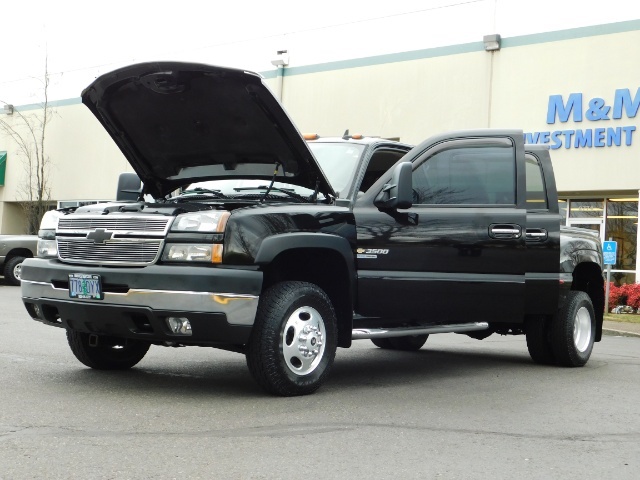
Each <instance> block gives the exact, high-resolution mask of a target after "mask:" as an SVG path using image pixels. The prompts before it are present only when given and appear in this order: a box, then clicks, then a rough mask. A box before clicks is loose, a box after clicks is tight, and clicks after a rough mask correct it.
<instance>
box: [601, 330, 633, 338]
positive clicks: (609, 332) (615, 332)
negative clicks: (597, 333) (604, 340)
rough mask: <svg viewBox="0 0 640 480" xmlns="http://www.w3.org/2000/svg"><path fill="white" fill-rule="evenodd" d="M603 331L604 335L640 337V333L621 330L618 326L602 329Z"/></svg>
mask: <svg viewBox="0 0 640 480" xmlns="http://www.w3.org/2000/svg"><path fill="white" fill-rule="evenodd" d="M602 333H603V334H604V335H621V336H623V337H638V338H640V333H636V332H629V331H628V330H619V329H617V328H606V327H604V328H603V329H602Z"/></svg>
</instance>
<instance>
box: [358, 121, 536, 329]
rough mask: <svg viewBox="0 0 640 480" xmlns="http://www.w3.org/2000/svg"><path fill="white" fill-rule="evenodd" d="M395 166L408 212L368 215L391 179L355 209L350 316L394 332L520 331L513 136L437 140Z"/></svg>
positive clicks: (522, 219) (518, 155)
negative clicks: (409, 187)
mask: <svg viewBox="0 0 640 480" xmlns="http://www.w3.org/2000/svg"><path fill="white" fill-rule="evenodd" d="M403 160H406V161H410V162H412V180H413V205H412V206H411V207H410V208H408V209H406V210H397V209H394V210H385V209H378V208H377V207H375V206H374V203H373V202H374V199H375V196H376V195H377V194H378V192H379V191H380V190H381V189H382V186H383V185H382V184H383V183H384V182H385V181H386V182H388V181H389V179H390V175H387V176H386V178H385V176H383V177H382V178H381V179H380V180H379V181H378V182H377V183H376V184H374V185H373V186H372V187H371V189H370V190H369V191H368V192H367V193H366V194H365V195H364V196H363V197H361V198H360V199H359V200H358V201H357V202H356V204H355V207H354V215H355V218H356V226H357V252H356V253H357V269H358V304H357V307H356V308H357V313H359V314H361V315H363V316H372V317H383V318H386V319H390V320H392V321H397V322H405V321H422V322H456V323H457V322H476V321H496V320H498V321H506V322H508V321H521V319H522V316H523V311H524V308H523V306H524V298H525V261H526V244H525V229H526V209H525V198H524V194H523V193H524V189H525V188H524V187H525V178H524V146H523V136H522V133H521V132H517V131H491V132H489V131H479V132H467V133H461V134H457V135H453V136H441V137H436V138H433V139H430V140H428V141H426V142H424V143H422V144H421V145H419V146H418V147H415V148H414V149H413V150H412V151H411V152H409V153H408V154H407V155H406V156H405V157H404V159H403ZM372 190H373V191H372ZM519 192H520V194H519Z"/></svg>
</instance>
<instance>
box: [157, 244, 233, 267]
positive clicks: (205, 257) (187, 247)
mask: <svg viewBox="0 0 640 480" xmlns="http://www.w3.org/2000/svg"><path fill="white" fill-rule="evenodd" d="M162 260H163V261H165V262H204V263H221V262H222V245H221V244H213V245H207V244H191V243H168V244H167V245H165V247H164V252H163V253H162Z"/></svg>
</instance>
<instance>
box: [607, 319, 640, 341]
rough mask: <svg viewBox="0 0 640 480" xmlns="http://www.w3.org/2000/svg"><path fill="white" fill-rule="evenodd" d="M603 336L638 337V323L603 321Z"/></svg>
mask: <svg viewBox="0 0 640 480" xmlns="http://www.w3.org/2000/svg"><path fill="white" fill-rule="evenodd" d="M602 333H603V334H604V335H624V336H626V337H640V323H628V322H611V321H609V320H605V321H604V324H603V325H602Z"/></svg>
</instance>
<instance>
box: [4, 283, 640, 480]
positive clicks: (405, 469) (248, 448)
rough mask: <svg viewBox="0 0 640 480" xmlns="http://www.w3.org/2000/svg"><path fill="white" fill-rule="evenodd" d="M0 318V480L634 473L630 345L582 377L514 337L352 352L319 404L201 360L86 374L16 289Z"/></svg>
mask: <svg viewBox="0 0 640 480" xmlns="http://www.w3.org/2000/svg"><path fill="white" fill-rule="evenodd" d="M0 306H1V312H0V328H1V329H2V331H3V334H2V335H0V365H1V366H2V368H0V385H1V388H0V404H1V405H2V408H1V409H0V479H2V480H5V479H23V478H35V479H40V478H46V479H58V478H59V479H83V480H85V479H94V478H96V479H103V478H109V479H118V480H119V479H130V478H151V479H167V478H178V479H186V478H194V479H196V478H203V479H210V478H221V479H222V478H224V479H227V478H229V479H261V480H263V479H290V478H299V477H300V476H313V477H315V478H323V479H325V478H326V479H334V478H335V479H341V480H343V479H346V478H348V479H360V478H362V479H367V480H371V479H387V478H403V479H414V478H415V479H424V478H443V479H485V478H492V479H502V478H504V479H513V478H518V479H541V478H545V479H546V478H549V479H555V478H563V479H581V480H583V479H584V478H605V479H608V478H611V479H614V478H615V479H616V480H618V479H629V480H632V479H633V480H636V479H637V478H638V476H639V472H640V416H638V415H637V413H636V412H637V403H638V399H639V398H640V368H639V367H640V348H639V347H640V339H638V338H629V337H624V336H617V335H616V336H605V337H604V338H603V339H602V341H601V342H600V343H598V344H597V345H596V346H595V348H594V351H593V355H592V357H591V359H590V361H589V363H588V364H587V365H586V366H585V367H584V368H577V369H567V368H556V367H548V366H542V365H536V364H534V363H533V362H532V361H531V359H530V358H529V355H528V353H527V349H526V343H525V340H524V337H522V336H518V337H512V336H509V337H502V336H499V335H492V336H491V337H489V338H487V339H485V340H483V341H477V340H474V339H471V338H469V337H467V336H465V335H456V334H443V335H432V336H430V337H429V340H428V341H427V344H426V345H425V346H424V347H423V348H422V349H421V350H420V351H418V352H393V351H384V350H381V349H379V348H376V347H374V346H373V345H372V344H371V342H369V341H357V342H354V346H353V347H352V348H350V349H340V350H339V351H338V355H337V358H336V362H335V364H334V366H333V370H332V372H331V375H330V377H329V379H328V381H327V382H326V383H325V385H324V386H323V387H322V388H321V389H320V390H319V391H318V392H317V393H316V394H314V395H310V396H306V397H295V398H278V397H271V396H269V395H266V394H265V393H264V392H262V391H261V390H260V389H259V388H258V387H257V385H256V384H255V382H253V380H252V379H251V377H250V375H249V373H248V370H247V368H246V365H245V361H244V358H243V357H242V355H239V354H235V353H231V352H223V351H219V350H213V349H207V348H196V347H190V348H179V349H177V348H163V347H157V346H153V347H152V348H151V350H150V351H149V353H148V354H147V356H146V357H145V358H144V359H143V360H142V362H140V364H139V365H137V366H136V367H134V368H133V369H131V370H130V371H125V372H103V371H96V370H91V369H88V368H85V367H84V366H83V365H81V364H80V363H79V362H78V361H77V360H76V359H75V358H74V357H73V355H72V354H71V352H70V351H69V348H68V346H67V344H66V340H65V335H64V330H62V329H58V328H51V327H47V326H44V325H42V324H40V323H38V322H34V321H32V320H31V319H30V318H29V317H28V315H27V314H26V312H25V310H24V308H23V306H22V304H21V302H20V292H19V289H18V288H15V287H8V286H0Z"/></svg>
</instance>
